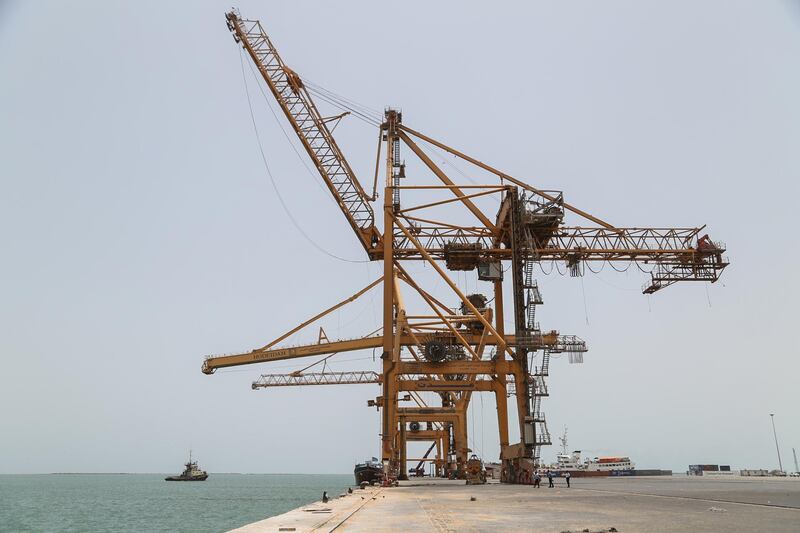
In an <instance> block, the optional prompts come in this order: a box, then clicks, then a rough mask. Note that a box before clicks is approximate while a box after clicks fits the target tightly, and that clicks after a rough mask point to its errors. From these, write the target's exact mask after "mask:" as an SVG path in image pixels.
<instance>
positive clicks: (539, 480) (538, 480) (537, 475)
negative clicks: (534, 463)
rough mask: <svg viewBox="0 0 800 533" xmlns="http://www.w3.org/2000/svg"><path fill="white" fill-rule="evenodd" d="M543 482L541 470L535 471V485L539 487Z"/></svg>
mask: <svg viewBox="0 0 800 533" xmlns="http://www.w3.org/2000/svg"><path fill="white" fill-rule="evenodd" d="M541 482H542V476H541V474H539V471H538V470H537V471H536V472H534V473H533V486H534V487H536V488H537V489H538V488H539V486H540V484H541Z"/></svg>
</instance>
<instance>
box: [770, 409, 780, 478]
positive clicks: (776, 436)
mask: <svg viewBox="0 0 800 533" xmlns="http://www.w3.org/2000/svg"><path fill="white" fill-rule="evenodd" d="M769 417H770V420H772V435H773V436H774V437H775V450H776V451H777V452H778V469H779V470H780V471H781V472H783V463H782V462H781V449H780V448H779V447H778V434H777V433H776V432H775V413H770V414H769Z"/></svg>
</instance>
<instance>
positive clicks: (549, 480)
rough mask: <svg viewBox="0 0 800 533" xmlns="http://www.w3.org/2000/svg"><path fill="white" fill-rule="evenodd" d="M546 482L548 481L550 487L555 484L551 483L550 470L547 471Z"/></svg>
mask: <svg viewBox="0 0 800 533" xmlns="http://www.w3.org/2000/svg"><path fill="white" fill-rule="evenodd" d="M547 482H548V483H549V485H548V486H547V487H548V488H551V489H552V488H553V487H555V485H553V473H552V472H551V471H550V470H548V471H547Z"/></svg>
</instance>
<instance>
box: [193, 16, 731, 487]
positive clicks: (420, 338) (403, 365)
mask: <svg viewBox="0 0 800 533" xmlns="http://www.w3.org/2000/svg"><path fill="white" fill-rule="evenodd" d="M226 19H227V23H228V27H229V29H230V31H231V32H232V33H233V37H234V39H235V41H236V42H237V43H239V44H240V45H241V46H242V47H243V48H244V50H245V51H246V52H247V54H249V56H250V57H251V59H252V61H253V62H254V64H255V66H256V67H257V68H258V70H259V72H260V73H261V75H262V77H263V79H264V81H265V82H266V85H267V86H268V88H269V90H270V91H271V93H272V95H273V96H274V97H275V99H276V101H277V102H278V104H279V106H280V108H281V109H282V110H283V113H284V115H285V117H286V119H287V121H288V122H289V124H290V125H291V127H292V129H293V130H294V132H295V133H296V134H297V137H298V138H299V140H300V142H301V144H302V145H303V147H304V148H305V151H306V152H307V154H308V156H309V157H310V159H311V161H312V162H313V164H314V166H315V167H316V169H317V171H318V172H319V174H320V176H321V177H322V179H323V180H324V182H325V183H326V185H327V186H328V189H329V190H330V192H331V194H332V195H333V197H334V199H335V200H336V202H337V204H338V205H339V207H340V209H341V211H342V213H343V214H344V216H345V218H346V219H347V221H348V223H349V224H350V226H351V228H352V229H353V231H354V233H355V234H356V237H357V238H358V240H359V242H360V243H361V244H362V245H363V247H364V249H365V250H366V253H367V256H368V257H369V259H371V260H372V261H375V262H378V263H380V264H382V265H383V275H382V276H381V277H380V278H379V279H377V280H375V281H374V282H372V283H371V284H370V285H368V286H367V287H365V288H363V289H362V290H360V291H358V292H357V293H355V294H354V295H352V296H350V297H349V298H347V299H345V300H344V301H342V302H340V303H338V304H336V305H334V306H332V307H331V308H329V309H327V310H325V311H322V312H321V313H318V314H317V315H315V316H313V317H311V318H310V319H309V320H308V321H306V322H304V323H303V324H300V325H299V326H297V327H295V328H292V329H290V330H289V331H288V332H286V333H285V334H283V335H280V336H279V337H277V338H276V339H275V340H273V341H272V342H270V343H269V344H267V345H266V346H263V347H261V348H257V349H255V350H252V351H250V352H247V353H241V354H232V355H223V356H213V357H208V358H207V359H206V360H205V362H204V363H203V372H204V373H206V374H212V373H213V372H214V371H215V370H217V369H219V368H225V367H231V366H239V365H248V364H254V363H265V362H271V361H278V360H285V359H295V358H303V357H310V356H320V355H322V356H326V357H330V356H331V355H335V354H338V353H343V352H350V351H355V350H365V349H380V350H381V360H382V363H381V364H382V370H381V372H380V373H375V372H346V373H331V372H327V373H324V372H323V373H306V374H304V373H302V372H295V373H292V374H265V375H263V376H262V377H261V378H260V379H259V380H258V381H256V382H254V383H253V388H254V389H256V388H266V387H275V386H288V385H322V384H351V383H352V384H355V383H377V384H379V385H380V387H381V394H380V395H379V396H378V397H377V398H376V399H374V400H370V401H369V402H368V403H369V405H371V406H375V407H377V408H378V409H379V410H380V412H381V418H382V431H381V440H382V459H383V461H384V464H385V465H386V467H387V472H389V474H390V475H393V476H398V477H401V478H402V477H404V476H405V473H406V467H407V464H406V463H407V461H408V460H410V459H408V458H407V455H406V447H407V443H408V442H409V441H417V440H419V441H424V440H427V441H432V442H433V444H432V445H431V448H430V449H429V451H428V454H426V455H425V457H423V458H422V460H431V461H433V462H434V463H435V465H436V471H437V473H438V474H442V475H447V474H449V473H460V472H463V468H464V465H465V463H466V460H467V457H468V453H469V452H470V451H471V450H470V449H469V447H468V442H467V418H466V412H467V407H468V405H469V402H470V399H471V395H472V393H473V392H490V393H493V394H494V396H495V400H496V402H497V417H498V428H499V441H500V448H501V459H502V461H503V476H502V478H503V480H504V481H506V482H517V481H519V480H521V479H527V478H529V475H530V471H531V470H532V469H533V468H535V467H536V466H537V464H538V462H539V459H540V450H541V446H543V445H548V444H550V435H549V432H548V430H547V426H546V422H545V417H544V414H543V413H542V412H541V401H542V398H543V397H546V396H548V390H547V385H546V383H545V378H546V377H547V375H548V373H549V362H550V355H551V354H553V353H568V354H570V359H571V360H573V361H581V360H582V355H583V352H585V351H586V344H585V343H584V341H583V340H581V339H579V338H578V337H575V336H573V335H562V334H560V333H559V332H558V331H555V330H542V329H541V328H540V326H539V323H538V321H537V317H536V311H537V307H538V306H539V305H541V304H542V303H543V299H542V296H541V293H540V291H539V288H538V284H537V281H536V280H535V279H534V267H536V266H539V265H541V264H542V263H557V264H563V265H565V267H566V268H567V269H568V270H569V272H570V273H571V275H573V276H579V275H583V273H584V267H585V266H587V265H590V264H591V263H593V262H609V263H620V264H623V265H627V264H630V263H636V264H638V265H640V266H643V267H645V268H649V271H650V279H649V281H648V283H647V284H646V285H645V287H644V291H643V292H645V293H648V294H649V293H653V292H655V291H657V290H660V289H662V288H664V287H667V286H669V285H672V284H673V283H676V282H679V281H709V282H712V283H713V282H715V281H716V280H717V279H718V278H719V276H720V274H721V272H722V270H723V269H724V268H725V267H726V266H727V265H728V262H727V260H726V258H725V257H724V256H723V253H724V252H725V247H724V245H723V244H721V243H719V242H715V241H712V240H711V239H710V238H709V237H708V235H704V234H702V233H703V229H704V226H703V227H696V228H642V227H618V226H614V225H612V224H610V223H608V222H606V221H604V220H602V219H600V218H597V217H596V216H594V215H591V214H589V213H588V212H586V211H583V210H581V209H579V208H577V207H575V206H573V205H570V204H569V203H567V202H566V201H565V200H564V195H563V194H562V192H560V191H550V190H542V189H538V188H535V187H533V186H531V185H529V184H527V183H525V182H524V181H522V180H520V179H517V178H515V177H513V176H510V175H508V174H506V173H504V172H501V171H500V170H497V169H496V168H494V167H492V166H490V165H487V164H485V163H483V162H481V161H479V160H477V159H475V158H473V157H471V156H469V155H467V154H464V153H463V152H461V151H459V150H456V149H454V148H452V147H450V146H448V145H447V144H445V143H442V142H441V141H438V140H436V139H433V138H431V137H429V136H427V135H425V134H423V133H420V132H418V131H416V130H414V129H412V128H410V127H408V126H406V125H404V124H403V122H402V115H401V113H400V112H399V111H396V110H393V109H389V110H387V111H386V112H385V114H384V120H383V123H382V124H381V125H380V138H379V139H380V140H379V150H378V161H379V162H380V158H381V154H385V156H384V168H385V185H384V188H383V197H382V199H383V202H382V206H381V205H380V203H379V202H377V201H376V198H377V195H375V194H374V193H373V195H368V194H367V193H366V192H365V191H364V189H363V187H362V186H361V184H360V182H359V180H358V179H357V178H356V176H355V174H354V172H353V170H352V168H351V167H350V165H349V164H348V162H347V160H346V159H345V156H344V154H343V153H342V151H341V150H340V149H339V147H338V145H337V144H336V141H335V139H334V137H333V134H332V133H331V130H330V129H329V127H328V125H329V124H330V123H332V122H333V121H337V122H338V120H340V119H341V115H339V116H334V117H327V118H326V117H324V116H323V115H322V114H321V113H320V112H319V110H318V109H317V107H316V105H315V104H314V101H313V99H312V96H311V94H310V92H309V91H308V90H307V88H306V86H305V84H304V82H303V80H302V79H301V78H300V76H298V75H297V73H295V72H294V71H293V70H291V69H290V68H289V67H287V66H286V64H285V63H284V61H283V60H282V59H281V57H280V55H279V54H278V52H277V50H276V49H275V47H274V46H273V44H272V42H271V41H270V39H269V37H268V36H267V34H266V32H265V31H264V29H263V27H262V26H261V24H260V23H259V22H258V21H255V20H246V19H243V18H241V17H240V16H239V14H238V13H237V12H235V11H231V12H230V13H228V14H227V15H226ZM421 144H423V145H426V146H428V148H429V149H430V147H434V148H435V149H439V150H443V151H445V152H447V153H448V154H450V155H451V156H454V157H456V158H458V159H460V160H461V161H463V162H465V163H468V164H469V165H470V168H471V169H473V170H474V171H475V172H481V173H483V175H487V176H490V177H491V178H493V179H492V180H491V181H494V183H488V184H477V185H476V184H468V185H467V184H457V183H456V182H455V181H454V180H452V179H451V177H450V176H449V175H448V174H447V173H445V172H444V171H443V170H442V168H440V167H439V166H438V165H437V164H436V163H435V162H434V160H433V159H431V157H430V155H429V154H428V153H427V152H426V151H425V150H423V148H422V146H421ZM401 151H408V153H410V154H413V156H415V157H416V159H417V160H418V161H419V162H420V163H421V164H419V163H418V165H419V167H420V168H421V169H422V170H421V171H419V172H417V171H414V172H412V173H410V174H409V175H406V174H407V172H406V164H405V161H404V160H403V159H402V158H401ZM412 174H413V175H412ZM376 179H377V168H376ZM484 197H494V198H496V199H497V205H499V209H496V210H492V212H489V211H488V210H487V209H485V208H481V207H479V204H480V202H479V201H478V199H481V198H484ZM456 210H457V211H458V213H456ZM376 213H380V215H381V216H377V217H376V215H375V214H376ZM467 217H468V218H469V219H470V220H471V222H469V223H463V222H458V221H460V220H465V219H467ZM381 219H382V220H381ZM568 219H569V220H571V221H574V222H572V223H569V224H568V223H567V220H568ZM575 222H577V224H576V223H575ZM412 261H414V262H424V263H426V264H428V265H430V266H431V267H432V269H433V271H434V272H435V273H436V275H437V276H438V278H440V280H441V281H443V282H444V284H445V285H446V287H447V288H448V289H449V291H450V294H451V300H449V301H448V302H447V303H443V302H442V301H440V300H439V299H437V298H435V297H434V296H433V295H432V294H431V293H430V292H429V290H426V288H425V287H424V286H423V283H422V282H421V281H419V280H417V279H416V278H415V277H414V276H412V275H410V274H409V272H408V270H407V268H406V267H407V264H408V263H409V262H412ZM509 269H510V271H511V275H510V276H508V277H509V278H510V279H504V277H505V276H504V272H507V271H508V270H509ZM452 271H473V272H474V271H477V275H478V279H480V280H483V281H487V282H490V283H491V287H492V295H491V296H492V297H493V299H492V300H489V299H488V298H487V297H486V296H484V295H481V294H465V293H464V292H463V291H462V290H461V289H460V288H459V287H458V285H457V284H456V283H455V282H454V281H453V280H452V277H451V274H450V273H451V272H452ZM542 271H544V270H542ZM505 283H510V285H511V287H510V289H511V290H510V291H509V292H510V294H511V295H512V301H511V302H509V305H506V303H505V302H504V292H503V287H504V284H505ZM378 287H380V288H381V290H382V293H383V314H382V324H383V325H382V329H381V330H379V331H378V332H372V333H369V334H366V335H365V336H364V337H362V338H358V339H350V340H333V341H331V340H328V339H327V338H325V339H321V340H320V342H318V343H316V344H308V345H303V346H282V345H280V343H281V342H282V341H284V340H285V339H287V338H288V337H289V336H290V335H292V334H294V333H296V332H297V331H300V330H301V329H303V328H305V327H307V326H309V325H310V324H312V323H314V322H316V321H317V320H319V319H320V318H322V317H324V316H326V315H327V314H328V313H330V312H332V311H334V310H336V309H339V308H341V307H342V306H344V305H346V304H348V303H350V302H352V301H354V300H355V299H357V298H359V297H360V296H361V295H363V294H365V293H366V292H367V291H369V290H371V289H373V288H375V289H377V288H378ZM404 291H410V292H411V293H414V294H415V295H416V296H417V297H418V298H417V300H418V301H422V302H424V308H422V309H415V310H413V311H412V310H409V309H407V308H406V305H405V303H404V302H405V300H404V298H403V293H404ZM490 301H491V302H492V303H493V305H489V303H487V302H490ZM447 304H451V305H452V304H455V306H456V307H455V308H453V307H450V306H449V305H447ZM509 311H510V313H511V316H512V317H513V324H514V328H513V331H508V332H507V331H506V327H505V317H506V314H507V312H509ZM323 340H324V342H323ZM534 357H535V358H534ZM537 362H538V363H537ZM401 393H403V394H402V395H401ZM424 393H429V394H428V395H427V396H426V397H423V394H424ZM431 397H433V398H434V399H435V400H436V402H435V403H436V405H432V402H431V400H430V398H431ZM508 399H512V405H514V406H515V411H516V424H517V426H518V435H519V442H514V443H512V442H510V440H509V421H508V412H509V409H508ZM403 401H412V402H414V404H415V405H414V406H411V407H405V406H401V402H403ZM423 424H424V425H425V427H424V428H423ZM434 448H436V456H435V459H429V458H428V455H429V454H430V453H431V450H433V449H434ZM420 464H422V463H421V462H420ZM417 468H419V466H418V467H417ZM412 470H413V469H412Z"/></svg>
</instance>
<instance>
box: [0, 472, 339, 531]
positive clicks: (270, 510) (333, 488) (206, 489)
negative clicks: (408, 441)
mask: <svg viewBox="0 0 800 533" xmlns="http://www.w3.org/2000/svg"><path fill="white" fill-rule="evenodd" d="M352 484H353V476H352V475H295V474H211V475H210V476H209V478H208V480H207V481H203V482H195V483H186V482H167V481H164V475H160V474H51V475H0V531H3V532H5V531H9V532H11V531H13V532H24V531H36V532H39V531H47V532H50V531H70V532H72V531H76V532H81V533H99V532H110V531H132V532H137V533H139V532H142V533H145V532H150V531H170V532H172V531H186V532H189V531H191V532H204V531H209V532H217V531H227V530H229V529H232V528H235V527H239V526H242V525H244V524H249V523H250V522H255V521H257V520H262V519H264V518H267V517H270V516H274V515H277V514H281V513H284V512H286V511H288V510H290V509H293V508H295V507H298V506H301V505H305V504H307V503H311V502H313V501H315V500H319V499H320V498H321V497H322V491H324V490H327V491H328V494H329V495H338V494H341V493H342V492H344V491H346V490H347V487H348V486H350V485H352Z"/></svg>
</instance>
